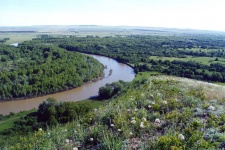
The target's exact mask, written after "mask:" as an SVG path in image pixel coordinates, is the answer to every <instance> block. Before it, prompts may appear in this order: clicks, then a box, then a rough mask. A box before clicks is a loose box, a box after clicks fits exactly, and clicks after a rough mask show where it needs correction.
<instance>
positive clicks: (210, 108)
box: [208, 106, 216, 110]
mask: <svg viewBox="0 0 225 150" xmlns="http://www.w3.org/2000/svg"><path fill="white" fill-rule="evenodd" d="M208 110H216V108H215V107H214V106H209V107H208Z"/></svg>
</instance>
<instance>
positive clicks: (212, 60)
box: [150, 56, 225, 65]
mask: <svg viewBox="0 0 225 150" xmlns="http://www.w3.org/2000/svg"><path fill="white" fill-rule="evenodd" d="M150 59H153V60H160V59H161V60H162V61H165V60H169V61H173V60H180V61H195V62H198V63H202V64H205V65H210V64H211V63H221V64H225V59H224V58H218V59H219V60H218V61H215V59H216V57H187V58H176V57H159V56H151V57H150Z"/></svg>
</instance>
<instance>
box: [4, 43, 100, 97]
mask: <svg viewBox="0 0 225 150" xmlns="http://www.w3.org/2000/svg"><path fill="white" fill-rule="evenodd" d="M0 58H1V59H0V60H1V63H0V70H1V72H0V81H1V82H0V100H11V99H18V98H28V97H36V96H40V95H45V94H50V93H55V92H59V91H63V90H68V89H70V88H75V87H78V86H80V85H82V84H84V83H86V82H88V81H94V80H97V79H98V78H99V77H100V76H101V75H102V74H103V65H102V64H100V63H99V62H98V61H97V60H95V59H94V58H92V57H89V56H85V55H82V54H79V53H74V52H69V51H66V50H64V49H62V48H59V47H56V46H47V45H32V44H25V43H23V44H21V45H19V46H18V47H14V46H8V45H3V44H2V45H0Z"/></svg>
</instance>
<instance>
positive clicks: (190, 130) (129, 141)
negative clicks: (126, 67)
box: [7, 76, 225, 150]
mask: <svg viewBox="0 0 225 150" xmlns="http://www.w3.org/2000/svg"><path fill="white" fill-rule="evenodd" d="M224 91H225V89H224V87H223V86H220V85H215V84H211V83H206V82H201V81H195V80H190V79H185V78H178V77H170V76H151V77H148V78H145V77H141V76H140V77H139V79H137V80H135V81H133V82H132V83H129V84H128V85H127V86H125V87H124V88H123V89H122V90H121V91H120V92H118V93H117V94H116V95H114V97H113V98H112V99H111V101H110V102H109V103H108V104H106V105H105V106H101V107H99V108H94V109H92V110H93V111H89V112H87V113H84V114H82V115H76V117H75V118H73V121H72V122H70V121H69V122H70V123H66V124H64V125H60V124H56V125H54V126H51V128H39V129H36V132H35V133H33V134H30V135H25V136H21V137H20V139H19V140H18V141H17V142H16V143H13V144H12V143H11V144H9V145H8V146H7V147H8V149H21V148H23V149H72V148H79V149H115V150H116V149H221V148H223V147H224V144H225V143H224V138H225V135H224V131H225V130H224V121H225V116H224V113H225V112H224V111H225V109H224V107H223V105H224V99H225V97H224V95H223V93H224ZM43 104H44V103H43ZM43 104H42V105H40V107H41V106H43ZM58 106H60V105H57V107H58ZM40 107H39V110H38V112H39V111H40V110H41V109H40ZM71 107H72V106H71ZM43 108H44V107H43ZM49 108H50V107H49ZM80 108H81V107H80ZM46 110H47V109H46ZM48 110H49V109H48ZM83 110H85V109H83ZM53 112H54V111H53ZM56 112H57V111H56ZM56 114H57V113H56Z"/></svg>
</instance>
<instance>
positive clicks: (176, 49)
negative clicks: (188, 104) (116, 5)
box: [28, 34, 225, 82]
mask: <svg viewBox="0 0 225 150" xmlns="http://www.w3.org/2000/svg"><path fill="white" fill-rule="evenodd" d="M28 43H33V44H43V45H46V44H50V45H55V46H58V47H60V48H64V49H66V50H68V51H77V52H83V53H91V54H97V55H104V56H108V57H111V58H114V59H116V60H117V61H119V62H123V63H128V64H130V65H132V66H133V67H134V69H135V71H136V73H138V72H140V71H141V72H142V71H157V72H160V73H164V74H167V75H175V76H180V77H187V78H193V79H198V80H205V81H210V82H225V63H224V62H225V60H224V58H225V36H223V35H213V34H212V35H211V34H183V35H180V36H168V35H167V36H159V35H157V36H154V35H148V36H147V35H126V36H114V37H112V36H106V37H99V36H87V37H76V36H70V37H60V38H58V37H52V36H46V35H43V36H40V37H39V38H36V39H33V40H32V41H31V42H28ZM151 56H157V58H158V59H157V60H155V59H154V60H153V59H151ZM161 57H165V58H180V59H181V60H179V61H178V60H170V61H168V60H166V61H163V60H161ZM187 58H188V59H190V60H189V61H183V60H185V59H187ZM196 58H199V60H201V59H202V58H204V59H205V58H206V59H207V58H208V59H209V60H208V62H207V64H205V63H203V62H201V61H200V62H196V61H195V60H196ZM211 58H213V61H212V60H211Z"/></svg>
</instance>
